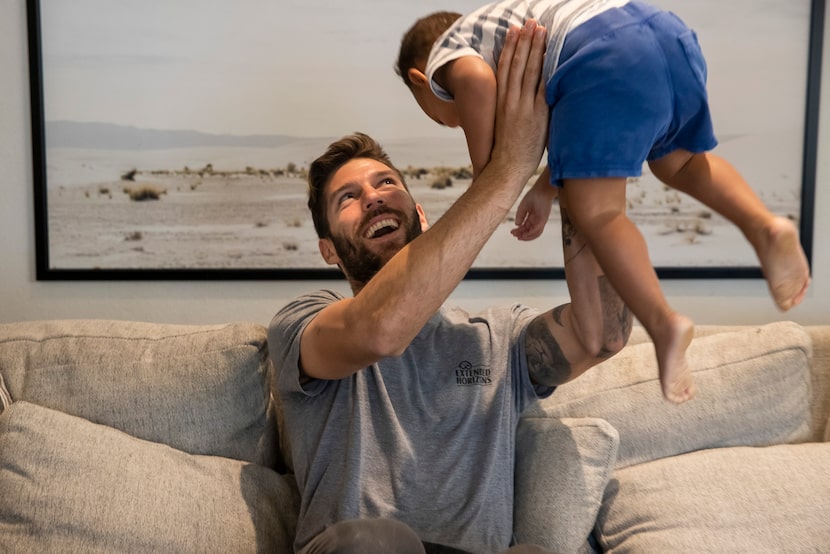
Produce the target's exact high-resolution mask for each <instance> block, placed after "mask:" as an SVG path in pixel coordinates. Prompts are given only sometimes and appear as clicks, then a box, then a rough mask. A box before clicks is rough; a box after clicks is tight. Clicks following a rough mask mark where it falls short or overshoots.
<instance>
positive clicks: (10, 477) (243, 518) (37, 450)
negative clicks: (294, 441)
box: [0, 402, 299, 553]
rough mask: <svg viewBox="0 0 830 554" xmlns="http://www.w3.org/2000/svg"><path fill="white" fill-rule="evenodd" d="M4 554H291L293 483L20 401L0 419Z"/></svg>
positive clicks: (260, 468)
mask: <svg viewBox="0 0 830 554" xmlns="http://www.w3.org/2000/svg"><path fill="white" fill-rule="evenodd" d="M0 452H2V456H0V491H2V494H0V537H2V539H0V544H2V546H0V550H3V551H8V552H85V553H98V552H100V553H109V552H179V553H188V552H192V553H197V552H291V551H292V542H293V537H294V532H295V529H296V523H297V512H298V510H299V494H298V492H297V489H296V484H295V481H294V477H293V475H279V474H278V473H277V472H275V471H273V470H271V469H268V468H265V467H263V466H260V465H257V464H252V463H249V462H242V461H239V460H231V459H228V458H221V457H218V456H197V455H192V454H187V453H185V452H182V451H179V450H175V449H173V448H171V447H169V446H166V445H163V444H158V443H154V442H148V441H144V440H141V439H136V438H134V437H131V436H130V435H127V434H126V433H123V432H121V431H117V430H115V429H113V428H111V427H106V426H103V425H97V424H94V423H91V422H89V421H87V420H85V419H81V418H78V417H74V416H70V415H67V414H64V413H61V412H57V411H55V410H51V409H49V408H44V407H42V406H37V405H34V404H29V403H28V402H15V403H14V404H12V406H11V407H9V408H8V409H7V410H6V411H5V412H4V413H3V414H2V415H0Z"/></svg>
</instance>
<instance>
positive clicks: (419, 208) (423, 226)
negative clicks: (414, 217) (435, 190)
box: [415, 204, 429, 233]
mask: <svg viewBox="0 0 830 554" xmlns="http://www.w3.org/2000/svg"><path fill="white" fill-rule="evenodd" d="M415 211H417V212H418V219H419V220H421V232H422V233H423V232H424V231H426V230H427V229H429V221H427V214H426V213H425V212H424V208H423V207H422V206H421V205H420V204H415Z"/></svg>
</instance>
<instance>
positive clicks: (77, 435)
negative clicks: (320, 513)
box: [0, 320, 830, 553]
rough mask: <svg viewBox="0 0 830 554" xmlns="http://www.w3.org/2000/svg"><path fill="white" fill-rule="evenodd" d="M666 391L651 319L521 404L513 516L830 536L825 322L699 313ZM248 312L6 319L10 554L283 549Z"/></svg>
mask: <svg viewBox="0 0 830 554" xmlns="http://www.w3.org/2000/svg"><path fill="white" fill-rule="evenodd" d="M697 333H698V336H697V337H696V338H695V340H694V341H693V343H692V346H691V347H690V348H691V359H692V364H693V369H694V371H695V376H696V380H697V383H698V387H699V393H698V397H697V398H696V399H695V400H694V401H692V402H690V403H688V404H685V405H683V406H680V407H675V406H673V405H670V404H667V403H666V402H664V401H663V400H662V397H661V395H660V390H659V385H658V383H657V381H656V369H655V367H654V361H653V357H654V356H653V349H652V347H651V344H650V343H649V342H648V341H647V340H646V337H645V335H644V333H643V332H642V330H641V329H640V328H636V329H635V333H634V335H633V336H632V339H631V341H630V343H629V346H627V347H626V348H625V349H624V350H623V352H621V353H620V354H618V355H617V356H616V357H614V358H612V359H611V360H609V361H607V362H605V363H604V364H601V365H600V366H597V367H596V368H594V369H592V370H591V371H589V372H588V373H586V374H585V375H583V376H582V377H580V379H578V380H576V381H574V382H573V383H569V384H568V385H566V386H563V387H561V388H560V390H558V391H557V392H556V393H555V394H554V395H553V396H551V397H550V398H549V399H548V400H545V401H544V402H540V403H538V405H536V406H534V407H533V408H532V409H531V410H530V411H529V413H527V414H526V416H525V418H524V419H523V420H522V423H521V426H520V428H519V433H518V438H517V440H518V454H517V463H516V512H515V518H514V527H515V533H516V536H517V538H518V539H519V540H520V541H523V542H524V541H526V542H535V543H538V544H541V545H543V546H547V547H549V548H551V549H553V550H555V551H557V552H563V553H567V552H582V551H589V550H590V549H591V548H592V546H591V545H589V542H588V541H586V537H587V536H588V535H589V534H592V536H593V538H594V539H593V541H591V542H592V543H593V548H597V549H599V550H600V551H604V552H637V553H642V552H727V551H728V552H828V551H830V442H828V441H830V429H829V428H828V427H829V426H828V416H830V326H810V327H801V326H799V325H796V324H794V323H790V322H779V323H772V324H769V325H765V326H761V327H714V326H701V327H699V328H698V330H697ZM272 377H273V370H272V368H271V366H270V364H269V362H268V355H267V343H266V330H265V329H264V328H263V327H262V326H260V325H257V324H253V323H230V324H227V325H200V326H187V325H166V324H152V323H142V322H125V321H101V320H95V321H90V320H86V321H81V320H77V321H43V322H21V323H10V324H0V411H2V413H1V414H0V552H85V553H86V552H150V551H152V552H176V553H179V552H260V551H261V552H276V553H283V552H290V551H291V544H292V536H293V530H294V528H295V525H296V517H297V510H298V503H299V497H298V494H297V490H296V485H295V483H294V479H293V476H292V475H291V473H290V471H289V470H288V469H287V468H286V465H285V463H284V460H283V457H282V456H281V449H280V447H279V436H280V433H279V425H278V419H279V417H278V406H277V404H276V402H275V401H274V397H273V395H272V394H271V390H270V385H271V382H272Z"/></svg>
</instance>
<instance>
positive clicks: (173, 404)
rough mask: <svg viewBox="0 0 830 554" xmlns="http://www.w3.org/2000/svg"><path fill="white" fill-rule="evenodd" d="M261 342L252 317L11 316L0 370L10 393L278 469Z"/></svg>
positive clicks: (192, 449) (0, 347)
mask: <svg viewBox="0 0 830 554" xmlns="http://www.w3.org/2000/svg"><path fill="white" fill-rule="evenodd" d="M267 348H268V347H267V343H266V332H265V328H264V327H262V326H259V325H256V324H252V323H230V324H224V325H173V324H158V323H144V322H136V321H107V320H66V321H34V322H21V323H10V324H0V374H2V376H3V381H4V382H5V385H6V387H7V389H8V393H9V394H10V396H11V398H12V399H13V400H25V401H27V402H30V403H33V404H39V405H41V406H46V407H48V408H53V409H55V410H58V411H61V412H64V413H68V414H72V415H76V416H79V417H82V418H84V419H88V420H90V421H93V422H95V423H101V424H103V425H107V426H110V427H115V428H116V429H120V430H122V431H124V432H126V433H129V434H130V435H133V436H135V437H139V438H143V439H146V440H150V441H154V442H161V443H165V444H168V445H170V446H173V447H175V448H177V449H179V450H184V451H186V452H189V453H191V454H212V455H216V456H224V457H228V458H235V459H239V460H244V461H249V462H255V463H259V464H262V465H267V466H269V467H279V463H280V462H279V453H278V447H277V430H276V422H275V421H274V420H275V418H274V415H273V413H272V412H273V409H272V408H271V400H270V392H269V387H268V382H269V379H270V369H269V368H270V362H269V361H268V350H267Z"/></svg>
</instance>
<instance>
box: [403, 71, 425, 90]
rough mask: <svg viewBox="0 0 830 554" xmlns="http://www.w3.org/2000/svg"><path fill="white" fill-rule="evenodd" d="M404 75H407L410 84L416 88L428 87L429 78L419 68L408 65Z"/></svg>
mask: <svg viewBox="0 0 830 554" xmlns="http://www.w3.org/2000/svg"><path fill="white" fill-rule="evenodd" d="M406 75H407V77H409V82H410V83H412V86H414V87H418V88H423V87H429V79H427V76H426V75H424V72H423V71H421V70H420V69H417V68H414V67H410V68H409V69H408V70H407V71H406Z"/></svg>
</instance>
